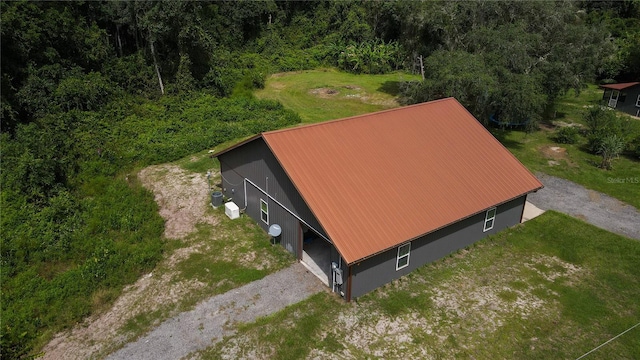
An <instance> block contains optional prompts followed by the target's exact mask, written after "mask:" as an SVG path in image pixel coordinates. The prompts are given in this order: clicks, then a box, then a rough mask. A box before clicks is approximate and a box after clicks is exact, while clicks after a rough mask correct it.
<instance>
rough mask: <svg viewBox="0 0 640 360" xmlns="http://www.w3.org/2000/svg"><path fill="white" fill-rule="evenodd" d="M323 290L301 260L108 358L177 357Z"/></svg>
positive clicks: (175, 320)
mask: <svg viewBox="0 0 640 360" xmlns="http://www.w3.org/2000/svg"><path fill="white" fill-rule="evenodd" d="M324 289H326V287H324V286H323V285H322V284H321V283H320V281H318V279H317V278H316V277H315V276H314V275H312V274H311V273H309V272H308V271H307V270H306V269H305V268H304V267H303V266H302V265H301V264H294V265H292V266H290V267H288V268H286V269H284V270H280V271H278V272H276V273H273V274H271V275H268V276H266V277H264V278H262V279H260V280H257V281H254V282H251V283H249V284H247V285H244V286H242V287H239V288H237V289H234V290H231V291H229V292H226V293H224V294H220V295H216V296H213V297H211V298H209V299H208V300H206V301H203V302H201V303H200V304H198V306H196V308H195V309H193V310H192V311H188V312H184V313H181V314H179V315H177V316H175V317H174V318H172V319H169V320H167V321H165V322H164V323H162V324H161V325H160V326H158V327H157V328H156V329H154V330H153V331H152V332H151V333H149V334H147V335H146V336H144V337H142V338H140V339H138V340H137V341H135V342H132V343H129V344H127V346H125V347H124V348H122V349H120V350H119V351H118V352H116V353H114V354H112V355H111V356H109V357H108V359H112V360H119V359H122V360H142V359H150V360H156V359H180V358H182V357H184V356H186V355H188V354H189V353H192V352H194V351H198V350H203V349H205V348H207V347H209V346H211V345H213V344H215V343H217V342H218V341H220V340H222V338H223V337H224V336H230V335H233V334H235V332H236V329H235V326H234V324H236V323H241V322H242V323H247V322H253V321H255V320H256V319H257V318H258V317H262V316H266V315H269V314H272V313H275V312H277V311H279V310H281V309H283V308H285V307H286V306H288V305H291V304H295V303H297V302H300V301H302V300H304V299H306V298H308V297H309V296H311V295H313V294H315V293H317V292H320V291H323V290H324Z"/></svg>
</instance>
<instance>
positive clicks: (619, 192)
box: [492, 85, 640, 209]
mask: <svg viewBox="0 0 640 360" xmlns="http://www.w3.org/2000/svg"><path fill="white" fill-rule="evenodd" d="M601 97H602V90H600V89H598V87H597V86H595V85H591V86H589V87H588V88H587V89H586V90H584V91H583V92H581V93H580V95H578V96H576V95H575V94H574V93H573V92H570V93H568V94H566V95H565V96H563V97H562V98H560V99H559V101H558V105H557V110H558V111H557V114H556V119H554V120H550V121H548V122H546V123H544V124H542V125H541V130H539V131H536V132H534V133H531V134H527V133H525V132H523V131H517V130H504V131H503V130H499V129H492V133H493V134H494V135H495V136H496V137H497V138H498V139H499V140H500V141H501V142H502V144H503V145H504V146H506V147H507V148H508V149H509V150H510V151H511V152H512V153H513V154H514V155H515V156H516V157H517V158H518V159H519V160H520V161H521V162H522V163H524V164H525V165H526V166H527V167H528V168H529V170H531V171H541V172H544V173H547V174H549V175H554V176H558V177H561V178H564V179H567V180H571V181H573V182H575V183H578V184H581V185H583V186H585V187H587V188H589V189H592V190H596V191H600V192H603V193H605V194H609V195H611V196H613V197H615V198H617V199H619V200H622V201H624V202H626V203H628V204H631V205H633V206H635V207H636V208H638V209H640V159H638V158H637V157H634V156H631V155H622V156H620V157H619V158H618V159H616V160H614V161H613V169H612V170H603V169H600V168H599V167H598V165H599V164H600V162H601V160H602V158H601V157H600V156H599V155H593V154H591V153H589V152H588V151H587V150H586V148H585V145H586V142H587V140H586V138H585V137H583V136H580V139H579V141H578V143H576V144H557V143H556V142H555V141H554V135H555V132H556V130H557V129H558V128H560V127H561V126H565V125H568V124H578V126H584V120H583V113H584V111H585V110H586V107H588V106H594V105H598V104H599V103H600V99H601ZM623 116H624V115H623ZM629 121H630V122H631V125H632V129H633V131H634V132H635V133H636V134H640V119H637V118H633V117H629Z"/></svg>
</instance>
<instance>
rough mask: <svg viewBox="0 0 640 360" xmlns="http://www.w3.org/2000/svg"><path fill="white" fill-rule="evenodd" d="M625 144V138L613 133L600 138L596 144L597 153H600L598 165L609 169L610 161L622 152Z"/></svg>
mask: <svg viewBox="0 0 640 360" xmlns="http://www.w3.org/2000/svg"><path fill="white" fill-rule="evenodd" d="M625 146H626V142H625V140H624V139H623V138H621V137H619V136H618V135H615V134H614V135H607V136H605V137H603V138H602V139H600V141H599V146H598V154H600V155H602V162H601V163H600V167H601V168H603V169H607V170H611V161H612V160H613V159H614V158H616V157H617V156H618V155H620V153H622V151H623V150H624V148H625Z"/></svg>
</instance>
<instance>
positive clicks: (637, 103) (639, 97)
mask: <svg viewBox="0 0 640 360" xmlns="http://www.w3.org/2000/svg"><path fill="white" fill-rule="evenodd" d="M636 106H637V107H640V95H638V100H636Z"/></svg>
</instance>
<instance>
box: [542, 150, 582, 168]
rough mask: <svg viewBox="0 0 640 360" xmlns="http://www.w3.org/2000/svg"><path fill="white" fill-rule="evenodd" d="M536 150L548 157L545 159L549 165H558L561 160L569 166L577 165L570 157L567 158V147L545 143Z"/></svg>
mask: <svg viewBox="0 0 640 360" xmlns="http://www.w3.org/2000/svg"><path fill="white" fill-rule="evenodd" d="M538 151H539V152H540V153H542V155H544V157H546V158H547V159H549V160H548V161H547V163H548V164H549V166H557V165H560V164H561V161H564V162H565V163H566V164H567V165H569V166H571V167H574V166H577V165H576V163H574V162H573V161H571V159H569V156H568V155H567V149H565V148H563V147H560V146H551V145H545V146H542V147H540V148H539V149H538Z"/></svg>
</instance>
